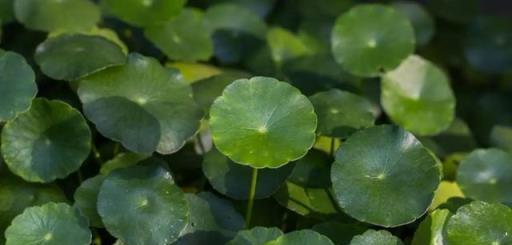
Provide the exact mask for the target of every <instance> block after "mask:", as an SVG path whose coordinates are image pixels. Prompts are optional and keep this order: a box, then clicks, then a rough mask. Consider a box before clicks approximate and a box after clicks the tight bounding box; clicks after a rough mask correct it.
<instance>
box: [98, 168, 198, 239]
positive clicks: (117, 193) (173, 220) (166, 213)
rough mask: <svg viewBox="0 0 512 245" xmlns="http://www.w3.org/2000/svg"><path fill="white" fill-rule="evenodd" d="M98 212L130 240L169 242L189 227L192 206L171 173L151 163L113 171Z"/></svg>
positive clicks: (110, 227) (102, 191)
mask: <svg viewBox="0 0 512 245" xmlns="http://www.w3.org/2000/svg"><path fill="white" fill-rule="evenodd" d="M98 213H99V215H100V216H101V219H102V220H103V224H104V225H105V227H106V228H107V230H108V231H109V232H110V233H111V234H112V235H114V236H115V237H117V238H119V239H120V240H122V241H124V242H126V243H127V244H132V245H145V244H169V243H172V242H174V241H176V240H177V239H178V236H179V235H180V233H181V231H182V230H183V229H184V228H185V226H186V224H187V221H188V216H189V206H188V204H187V201H186V200H185V195H184V194H183V192H182V191H181V190H180V189H179V187H178V186H176V185H175V184H174V181H173V179H172V176H171V174H170V173H169V172H168V171H167V170H165V169H163V168H162V167H160V166H159V165H157V164H149V165H138V166H133V167H128V168H123V169H118V170H115V171H113V172H112V173H110V175H109V176H107V177H106V178H105V180H104V181H103V184H102V185H101V188H100V193H99V194H98Z"/></svg>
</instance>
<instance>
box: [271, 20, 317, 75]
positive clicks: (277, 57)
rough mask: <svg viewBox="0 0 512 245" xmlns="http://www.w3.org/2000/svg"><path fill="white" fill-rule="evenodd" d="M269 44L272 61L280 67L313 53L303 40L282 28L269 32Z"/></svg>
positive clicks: (274, 28)
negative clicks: (284, 63) (289, 61)
mask: <svg viewBox="0 0 512 245" xmlns="http://www.w3.org/2000/svg"><path fill="white" fill-rule="evenodd" d="M267 43H268V45H269V47H270V51H271V53H272V59H273V60H274V62H275V63H276V64H277V65H278V66H279V65H281V64H283V62H286V61H288V60H291V59H295V58H298V57H300V56H305V55H309V54H311V53H312V52H311V51H310V50H309V48H308V47H307V46H306V44H305V43H303V42H302V40H301V39H299V38H298V37H297V36H296V35H295V34H293V33H292V32H289V31H288V30H286V29H284V28H281V27H273V28H270V29H269V30H268V32H267Z"/></svg>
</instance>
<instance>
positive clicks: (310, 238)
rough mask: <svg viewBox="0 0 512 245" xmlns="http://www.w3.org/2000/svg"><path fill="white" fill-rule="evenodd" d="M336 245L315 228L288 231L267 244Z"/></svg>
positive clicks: (266, 244)
mask: <svg viewBox="0 0 512 245" xmlns="http://www.w3.org/2000/svg"><path fill="white" fill-rule="evenodd" d="M310 244H315V245H334V243H332V241H331V240H329V238H327V237H326V236H324V235H322V234H320V233H318V232H316V231H313V230H299V231H293V232H290V233H286V234H284V235H282V236H280V237H279V238H277V239H275V240H273V241H270V242H267V243H265V245H310Z"/></svg>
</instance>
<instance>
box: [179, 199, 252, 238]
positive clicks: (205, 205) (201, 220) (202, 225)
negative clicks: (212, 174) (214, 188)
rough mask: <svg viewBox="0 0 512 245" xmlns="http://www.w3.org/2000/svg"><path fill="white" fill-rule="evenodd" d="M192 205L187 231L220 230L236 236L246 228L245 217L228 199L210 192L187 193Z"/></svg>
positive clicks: (189, 202) (227, 234)
mask: <svg viewBox="0 0 512 245" xmlns="http://www.w3.org/2000/svg"><path fill="white" fill-rule="evenodd" d="M185 197H186V199H187V201H188V204H189V206H190V218H189V225H188V227H187V229H186V230H185V233H182V234H188V233H195V232H198V231H218V232H221V233H222V234H224V235H226V236H230V237H231V236H234V235H235V234H236V232H237V231H239V230H241V229H243V228H244V218H243V217H242V216H241V215H240V214H239V213H238V212H237V211H236V210H235V208H234V207H233V206H232V205H231V203H230V202H229V201H228V200H225V199H221V198H219V197H217V196H215V195H214V194H212V193H210V192H201V193H198V194H186V195H185Z"/></svg>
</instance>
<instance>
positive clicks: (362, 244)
mask: <svg viewBox="0 0 512 245" xmlns="http://www.w3.org/2000/svg"><path fill="white" fill-rule="evenodd" d="M402 244H403V243H402V241H401V240H400V239H399V238H398V237H396V236H393V234H391V233H389V232H388V231H386V230H380V231H376V230H367V231H366V232H365V233H363V234H361V235H357V236H355V237H354V238H353V239H352V241H350V245H402Z"/></svg>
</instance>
